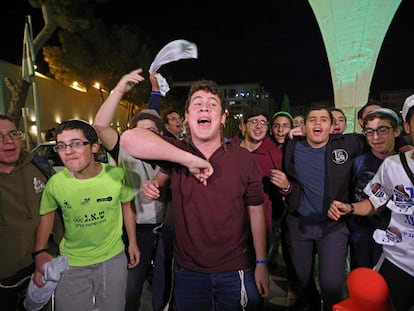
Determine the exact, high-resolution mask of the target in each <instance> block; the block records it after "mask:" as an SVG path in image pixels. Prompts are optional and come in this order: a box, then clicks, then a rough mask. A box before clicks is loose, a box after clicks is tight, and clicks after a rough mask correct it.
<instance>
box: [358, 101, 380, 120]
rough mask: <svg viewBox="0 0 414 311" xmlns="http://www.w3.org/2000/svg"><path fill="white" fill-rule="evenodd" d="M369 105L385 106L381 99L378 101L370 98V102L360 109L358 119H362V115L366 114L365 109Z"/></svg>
mask: <svg viewBox="0 0 414 311" xmlns="http://www.w3.org/2000/svg"><path fill="white" fill-rule="evenodd" d="M369 106H380V107H381V108H384V105H383V104H381V103H380V102H379V101H377V100H375V99H369V100H368V102H367V103H366V104H365V105H364V106H362V107H361V108H360V109H359V110H358V114H357V118H358V119H362V115H363V114H364V111H365V110H366V109H367V108H368V107H369Z"/></svg>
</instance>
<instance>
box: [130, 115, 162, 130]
mask: <svg viewBox="0 0 414 311" xmlns="http://www.w3.org/2000/svg"><path fill="white" fill-rule="evenodd" d="M141 120H151V121H152V122H154V123H155V126H156V127H157V129H158V131H159V132H164V131H165V126H164V122H163V121H162V120H161V118H159V117H157V116H155V115H153V114H151V113H148V112H140V113H138V114H136V115H134V116H133V117H132V119H131V128H135V127H136V126H137V124H138V121H141Z"/></svg>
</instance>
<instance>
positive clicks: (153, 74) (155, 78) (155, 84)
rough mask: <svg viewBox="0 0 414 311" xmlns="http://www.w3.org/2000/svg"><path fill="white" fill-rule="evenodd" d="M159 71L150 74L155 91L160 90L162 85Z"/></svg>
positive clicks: (152, 88) (152, 89) (152, 87)
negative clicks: (159, 81)
mask: <svg viewBox="0 0 414 311" xmlns="http://www.w3.org/2000/svg"><path fill="white" fill-rule="evenodd" d="M156 75H157V72H151V73H150V75H149V80H150V82H151V91H153V92H159V91H160V86H159V85H158V80H157V77H156Z"/></svg>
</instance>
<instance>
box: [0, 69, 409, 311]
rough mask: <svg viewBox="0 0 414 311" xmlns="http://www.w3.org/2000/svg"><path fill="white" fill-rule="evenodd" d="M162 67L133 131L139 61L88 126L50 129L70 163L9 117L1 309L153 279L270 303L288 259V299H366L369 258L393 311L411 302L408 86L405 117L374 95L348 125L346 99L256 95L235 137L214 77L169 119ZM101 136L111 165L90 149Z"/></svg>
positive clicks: (310, 305)
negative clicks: (283, 100)
mask: <svg viewBox="0 0 414 311" xmlns="http://www.w3.org/2000/svg"><path fill="white" fill-rule="evenodd" d="M155 74H156V73H151V74H150V75H149V79H150V82H151V86H152V89H151V94H150V96H149V106H148V108H147V109H144V110H142V111H141V112H140V113H139V114H137V115H135V116H134V117H133V118H132V120H131V122H130V124H131V128H130V129H128V130H126V131H125V132H123V133H122V134H120V133H118V132H117V131H116V130H115V129H113V128H112V127H111V124H112V122H113V119H114V116H115V112H116V109H117V107H118V104H119V102H120V101H121V99H122V97H123V96H124V94H125V93H127V92H129V91H130V90H131V89H132V88H133V87H140V86H139V84H140V82H141V81H143V80H144V75H143V73H142V69H136V70H133V71H131V72H130V73H128V74H125V75H124V76H123V77H122V78H121V79H120V81H119V82H118V84H117V85H116V86H115V87H114V89H113V90H112V91H111V93H110V95H109V96H108V98H107V99H106V100H105V102H104V103H103V104H102V106H101V107H100V109H99V111H98V112H97V114H96V117H95V120H94V123H93V125H90V124H88V123H86V122H84V121H82V120H68V121H65V122H62V124H60V125H59V126H58V127H57V128H56V129H53V135H54V138H55V139H56V142H57V143H56V146H55V150H56V152H57V153H58V154H59V156H60V157H61V159H62V161H63V163H64V165H65V169H64V170H63V171H62V172H59V173H54V172H53V170H52V169H51V168H50V166H49V165H48V163H47V162H45V161H43V160H42V159H40V158H37V157H33V155H31V154H30V153H29V152H27V151H25V150H24V149H22V145H21V138H22V137H21V135H22V134H21V132H20V131H18V129H17V127H16V124H15V123H14V122H13V120H12V119H10V118H9V117H7V116H3V115H1V116H0V175H1V179H0V185H1V188H0V189H1V190H0V194H1V195H0V200H1V201H0V204H1V206H2V208H1V210H0V222H1V223H0V239H1V240H2V241H3V242H2V245H4V246H5V250H4V252H2V254H3V255H0V256H1V257H0V263H1V265H0V266H1V269H0V301H1V304H2V306H4V308H2V309H3V310H16V308H17V310H26V309H27V310H34V309H35V308H34V307H33V306H36V310H40V309H42V310H51V309H52V308H53V307H56V309H57V310H58V311H61V310H92V309H94V308H98V309H99V310H108V311H113V310H135V311H137V310H139V308H140V306H141V305H142V302H141V298H142V292H143V288H144V284H146V283H149V284H151V295H152V307H153V310H178V311H181V310H206V311H207V310H264V309H265V303H264V301H265V299H269V288H271V287H272V285H274V284H272V282H274V281H273V280H272V278H271V276H270V274H269V270H270V272H271V271H272V268H273V266H274V265H275V264H276V260H275V258H276V257H277V256H281V257H282V258H283V260H284V264H285V266H286V272H287V280H288V288H287V295H289V296H290V297H293V298H292V299H291V301H290V302H291V303H290V306H289V309H290V310H323V311H332V310H333V308H334V307H337V308H339V309H338V310H341V309H340V306H341V303H343V302H346V303H347V304H351V305H352V304H354V305H357V306H358V305H363V302H361V301H357V300H355V299H356V298H353V297H352V295H348V296H347V294H346V293H345V291H344V286H345V283H346V279H347V277H348V273H349V272H350V271H353V270H355V269H358V268H362V267H363V268H369V269H370V270H372V271H377V272H378V273H379V275H380V278H381V279H382V280H385V283H386V284H387V287H388V291H387V293H386V294H387V297H386V299H385V300H384V301H383V302H382V307H384V310H397V311H403V310H409V309H410V308H411V307H412V306H413V305H414V297H413V296H412V294H411V293H412V291H413V289H414V264H413V262H414V260H413V257H412V256H413V251H412V249H414V248H413V247H412V246H413V245H414V243H413V242H412V240H413V238H414V229H413V226H414V218H413V213H412V208H413V207H412V206H413V197H414V190H413V189H414V183H413V181H412V180H411V176H410V174H407V173H406V167H405V164H404V163H405V162H407V163H408V164H407V166H408V169H410V168H411V169H414V158H413V148H414V147H413V146H412V145H411V142H412V139H413V138H414V116H413V115H414V108H413V107H414V97H413V96H411V97H409V98H407V99H406V101H405V102H404V103H403V106H402V118H401V117H400V116H399V115H398V114H397V113H395V112H394V111H393V110H391V109H389V108H387V107H385V106H383V105H381V104H380V103H379V102H369V103H367V104H366V105H364V106H363V107H362V108H361V109H360V110H359V112H358V123H359V125H360V127H361V132H360V133H349V134H344V131H345V130H346V129H347V127H348V124H347V119H346V116H345V114H344V113H343V111H342V110H341V109H338V108H328V107H325V106H311V107H309V109H308V110H307V111H306V113H305V114H304V115H300V116H299V115H298V116H293V115H291V114H290V113H289V112H287V111H278V112H276V113H274V114H273V115H272V116H271V117H270V116H268V115H267V113H265V112H264V111H261V110H260V109H258V108H256V107H255V108H252V109H249V110H248V111H246V112H245V113H244V115H243V117H242V119H241V120H240V124H239V135H237V136H235V137H233V138H232V139H224V137H223V128H224V127H225V125H226V113H225V108H226V107H225V106H224V102H223V100H222V97H221V94H220V93H219V88H218V86H217V84H216V83H215V82H214V81H209V80H202V81H197V82H195V83H194V84H193V85H192V86H191V88H190V91H189V94H188V98H187V100H186V102H185V109H184V111H183V112H179V111H168V112H167V113H165V114H164V115H163V117H161V116H160V113H161V94H160V91H159V86H158V82H157V79H156V76H155ZM51 135H52V134H51ZM48 139H51V137H48ZM99 143H102V144H103V146H104V147H105V148H106V149H107V150H108V151H109V153H110V154H111V156H112V157H113V158H114V159H115V160H116V162H117V164H118V165H117V166H116V167H114V166H110V165H107V164H102V163H99V162H97V161H96V160H95V158H94V155H95V153H97V151H98V149H99V145H100V144H99ZM45 172H46V173H45ZM63 228H64V229H63ZM10 241H13V242H10ZM57 245H58V249H57V250H56V246H57ZM11 254H12V255H11ZM56 258H64V259H65V262H67V265H65V266H63V267H62V266H58V267H56V265H54V264H52V263H54V260H55V259H56ZM348 266H349V267H348ZM57 270H58V271H61V272H59V273H57V272H56V271H57ZM51 274H55V275H56V274H57V275H58V277H57V278H56V277H55V278H53V277H51ZM367 286H369V284H367ZM361 290H363V289H361ZM39 293H40V294H39ZM52 293H54V296H53V298H52ZM350 294H351V293H350ZM363 298H364V295H362V299H363ZM368 298H369V297H368ZM51 299H53V302H54V304H53V306H52V305H51ZM16 306H17V307H16Z"/></svg>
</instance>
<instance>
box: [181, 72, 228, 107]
mask: <svg viewBox="0 0 414 311" xmlns="http://www.w3.org/2000/svg"><path fill="white" fill-rule="evenodd" d="M200 90H202V91H206V92H209V93H211V94H214V95H217V96H218V97H219V99H220V104H221V112H222V113H224V111H225V107H224V100H223V97H222V95H221V94H220V92H219V87H218V85H217V83H216V82H214V81H212V80H200V81H195V82H194V83H193V84H192V85H191V87H190V90H189V92H188V96H187V100H186V102H185V111H188V106H189V105H190V100H191V96H192V95H193V94H194V93H195V92H197V91H200Z"/></svg>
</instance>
